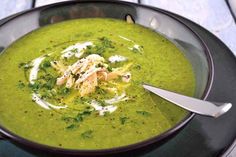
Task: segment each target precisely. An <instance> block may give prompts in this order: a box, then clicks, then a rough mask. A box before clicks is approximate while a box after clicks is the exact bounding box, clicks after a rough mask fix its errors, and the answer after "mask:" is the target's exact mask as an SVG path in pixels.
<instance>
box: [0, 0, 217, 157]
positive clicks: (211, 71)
mask: <svg viewBox="0 0 236 157" xmlns="http://www.w3.org/2000/svg"><path fill="white" fill-rule="evenodd" d="M81 3H110V4H117V5H119V4H122V5H130V6H132V7H141V8H145V9H150V10H153V11H156V12H159V13H162V14H164V15H166V16H169V17H170V18H172V19H173V20H175V21H177V22H179V23H180V24H181V25H183V26H184V27H185V28H187V29H188V30H189V31H190V32H191V33H192V34H193V35H194V36H195V38H196V39H197V40H198V41H199V43H200V44H201V46H202V47H203V49H204V54H205V55H206V59H207V63H208V67H209V72H208V80H207V84H206V87H205V90H204V92H203V95H202V97H201V99H203V100H205V99H206V98H207V97H208V95H209V93H210V90H211V87H212V84H213V79H214V63H213V58H212V55H211V53H210V50H209V49H208V47H207V45H206V43H205V42H204V41H203V40H202V39H201V37H200V36H199V35H198V34H197V33H196V32H195V31H194V30H193V29H192V28H191V27H189V26H188V25H187V24H185V23H184V22H182V21H181V20H179V19H178V18H176V17H175V16H173V15H172V14H173V13H171V12H169V11H166V10H163V9H160V8H156V7H152V6H148V5H143V4H140V3H133V2H126V1H116V0H81V1H73V0H70V1H64V2H59V3H53V4H49V5H45V6H40V7H36V8H32V9H29V10H26V11H23V12H20V13H17V14H14V15H12V16H10V17H8V18H9V19H6V20H5V19H2V20H5V21H4V22H2V23H1V24H0V27H1V26H3V25H4V24H6V23H7V22H9V21H12V20H14V19H15V18H17V17H19V16H23V15H24V14H27V13H30V12H33V11H38V10H41V9H47V8H51V7H59V6H63V5H71V4H81ZM178 16H179V15H178ZM180 17H182V16H180ZM195 115H196V114H195V113H193V112H190V113H188V114H187V115H186V116H185V117H184V118H183V119H182V120H181V121H179V122H178V123H176V124H175V125H174V126H173V127H171V128H170V129H168V130H166V131H164V132H163V133H161V134H159V135H156V136H153V137H151V138H148V139H145V140H142V141H140V142H136V143H133V144H129V145H124V146H119V147H112V148H104V149H69V148H61V147H55V146H49V145H46V144H41V143H38V142H35V141H31V140H29V139H26V138H23V137H21V136H18V135H17V134H15V133H13V132H11V131H10V130H8V129H6V128H5V127H3V126H2V125H1V124H0V133H1V134H2V135H3V139H7V140H8V139H9V140H10V141H11V140H12V141H13V142H15V143H19V144H23V145H24V146H27V147H31V148H36V149H39V150H43V151H48V152H51V153H53V152H56V153H63V154H70V155H76V154H80V155H101V154H113V153H119V152H126V151H129V150H134V149H139V148H142V147H145V146H148V145H151V144H154V143H157V142H161V141H162V140H164V139H166V138H167V137H169V136H171V135H173V134H174V133H175V132H177V131H179V130H180V129H181V128H183V127H184V126H186V124H187V123H189V122H190V120H192V119H193V117H194V116H195ZM0 140H1V139H0Z"/></svg>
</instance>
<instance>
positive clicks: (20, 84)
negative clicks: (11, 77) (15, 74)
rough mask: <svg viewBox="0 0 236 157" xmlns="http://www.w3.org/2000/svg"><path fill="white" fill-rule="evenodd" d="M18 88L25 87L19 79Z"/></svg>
mask: <svg viewBox="0 0 236 157" xmlns="http://www.w3.org/2000/svg"><path fill="white" fill-rule="evenodd" d="M17 86H18V88H20V89H22V88H24V87H25V84H24V83H23V82H22V81H21V80H19V82H18V85H17Z"/></svg>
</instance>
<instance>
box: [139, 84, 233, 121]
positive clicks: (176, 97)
mask: <svg viewBox="0 0 236 157" xmlns="http://www.w3.org/2000/svg"><path fill="white" fill-rule="evenodd" d="M143 87H144V88H145V89H146V90H149V91H151V92H152V93H155V94H156V95H158V96H160V97H162V98H164V99H166V100H167V101H169V102H172V103H174V104H176V105H178V106H180V107H182V108H184V109H186V110H189V111H191V112H194V113H197V114H201V115H206V116H211V117H215V118H217V117H219V116H221V115H223V114H224V113H226V112H227V111H228V110H229V109H230V108H231V107H232V104H231V103H216V102H209V101H204V100H200V99H196V98H192V97H188V96H184V95H181V94H177V93H174V92H170V91H167V90H163V89H160V88H156V87H153V86H150V85H147V84H143Z"/></svg>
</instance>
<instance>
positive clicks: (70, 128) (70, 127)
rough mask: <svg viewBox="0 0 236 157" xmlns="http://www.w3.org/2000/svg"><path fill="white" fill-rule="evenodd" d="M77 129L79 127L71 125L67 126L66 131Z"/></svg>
mask: <svg viewBox="0 0 236 157" xmlns="http://www.w3.org/2000/svg"><path fill="white" fill-rule="evenodd" d="M77 127H78V126H77V125H75V124H71V125H69V126H67V127H66V129H68V130H74V129H76V128H77Z"/></svg>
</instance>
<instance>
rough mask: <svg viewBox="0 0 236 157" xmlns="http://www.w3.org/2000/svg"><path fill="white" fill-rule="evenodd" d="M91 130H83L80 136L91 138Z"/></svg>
mask: <svg viewBox="0 0 236 157" xmlns="http://www.w3.org/2000/svg"><path fill="white" fill-rule="evenodd" d="M92 134H93V131H92V130H87V131H85V132H83V133H82V134H81V137H82V138H83V139H88V138H92V137H93V135H92Z"/></svg>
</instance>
